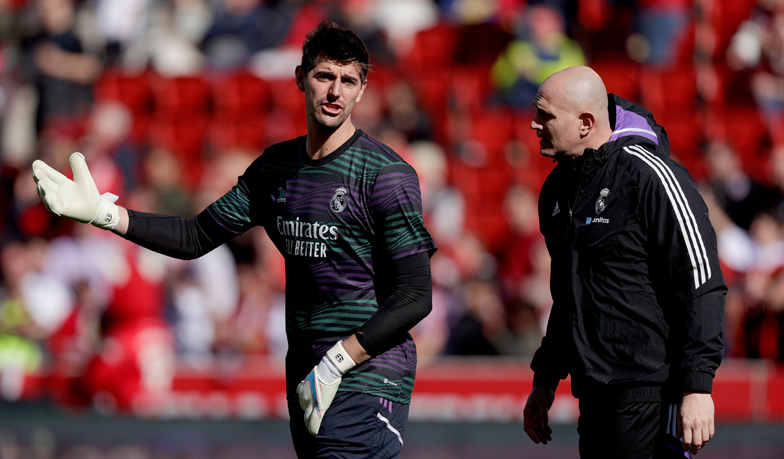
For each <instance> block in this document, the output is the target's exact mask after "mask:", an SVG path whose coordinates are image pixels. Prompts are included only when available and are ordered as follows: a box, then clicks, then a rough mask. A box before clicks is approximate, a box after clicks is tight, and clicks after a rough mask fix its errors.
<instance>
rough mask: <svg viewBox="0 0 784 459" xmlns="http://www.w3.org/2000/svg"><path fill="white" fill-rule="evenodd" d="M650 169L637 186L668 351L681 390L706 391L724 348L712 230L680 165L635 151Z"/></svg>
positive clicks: (721, 282)
mask: <svg viewBox="0 0 784 459" xmlns="http://www.w3.org/2000/svg"><path fill="white" fill-rule="evenodd" d="M639 153H640V155H641V156H640V157H641V158H643V159H645V160H646V161H647V162H648V163H649V165H650V166H651V167H650V171H651V173H650V174H649V175H648V176H646V177H645V178H644V179H643V181H642V183H641V188H640V191H641V192H640V199H641V200H642V203H641V205H642V206H643V208H644V209H645V215H646V218H647V219H648V221H647V226H648V234H649V236H648V240H649V244H650V245H651V247H650V248H649V253H651V254H652V255H651V256H652V257H653V262H652V264H651V269H652V273H651V277H652V279H654V282H656V283H657V284H658V286H659V287H658V290H659V291H660V292H662V295H661V298H660V299H659V303H660V305H661V307H662V310H663V313H664V315H665V317H666V318H668V320H667V322H668V323H669V324H670V326H671V330H670V333H671V336H670V341H671V344H672V349H671V352H675V353H679V354H680V355H678V356H677V357H678V361H680V362H681V367H680V368H679V369H675V370H676V371H677V372H678V375H679V376H680V378H681V383H682V385H683V389H684V391H695V392H711V389H712V381H713V376H714V375H715V371H716V369H717V368H718V366H719V364H720V363H721V358H722V355H723V352H724V342H723V339H722V333H723V330H724V301H725V296H726V292H727V287H726V284H725V283H724V278H723V276H722V274H721V269H720V266H719V259H718V250H717V243H716V233H715V231H714V230H713V226H712V225H711V222H710V220H709V219H708V209H707V206H706V205H705V202H704V201H703V199H702V197H701V196H700V194H699V192H698V190H697V187H696V186H695V184H694V181H693V180H692V178H691V176H690V175H689V174H688V172H687V171H686V169H685V168H683V167H682V166H680V165H679V164H676V163H673V162H669V161H664V160H663V159H661V158H659V157H656V156H655V155H653V154H650V153H649V152H646V151H644V150H643V149H639Z"/></svg>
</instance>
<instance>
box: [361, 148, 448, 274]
mask: <svg viewBox="0 0 784 459" xmlns="http://www.w3.org/2000/svg"><path fill="white" fill-rule="evenodd" d="M370 207H371V211H372V213H373V219H374V221H375V222H376V225H377V230H376V231H377V234H379V235H380V236H381V240H382V241H383V243H384V245H385V246H386V248H387V252H388V253H389V255H390V258H391V259H392V260H396V259H399V258H403V257H406V256H409V255H414V254H417V253H421V252H428V253H430V255H432V254H433V253H434V252H435V251H436V249H437V247H436V244H435V242H434V241H433V238H432V237H430V233H429V232H428V231H427V229H426V228H425V223H424V220H423V218H422V195H421V193H420V190H419V178H418V177H417V175H416V172H415V171H414V169H413V168H412V167H411V166H410V165H408V164H406V163H403V162H399V163H393V164H390V165H388V166H386V167H384V168H382V169H381V170H380V171H379V172H378V175H377V176H376V180H375V183H374V185H373V191H372V196H371V201H370Z"/></svg>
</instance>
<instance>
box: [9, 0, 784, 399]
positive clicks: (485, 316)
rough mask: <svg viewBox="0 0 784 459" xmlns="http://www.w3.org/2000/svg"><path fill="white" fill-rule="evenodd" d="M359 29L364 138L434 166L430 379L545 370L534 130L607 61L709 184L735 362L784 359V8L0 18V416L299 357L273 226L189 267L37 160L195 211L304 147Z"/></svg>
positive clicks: (125, 4) (106, 4) (424, 8)
mask: <svg viewBox="0 0 784 459" xmlns="http://www.w3.org/2000/svg"><path fill="white" fill-rule="evenodd" d="M323 19H334V20H336V21H338V22H339V23H341V24H343V25H346V26H348V27H349V28H351V29H353V30H355V31H356V32H357V33H358V34H359V35H360V36H361V37H362V38H363V40H364V41H365V42H366V44H367V45H368V47H369V49H370V50H371V53H372V55H371V62H372V64H373V69H372V71H371V73H370V76H369V84H368V88H367V90H366V92H365V94H364V96H363V99H362V101H361V103H359V104H358V105H357V106H356V107H355V116H354V117H353V119H354V120H355V123H356V124H357V125H358V126H359V127H360V128H362V129H364V130H365V131H367V132H369V133H370V134H371V135H373V136H375V137H376V138H378V139H379V140H380V141H382V142H384V143H386V144H387V145H389V146H391V147H392V148H393V149H394V150H396V151H397V152H398V153H400V154H401V155H402V156H403V157H404V158H405V159H406V160H407V161H409V162H410V163H411V164H412V165H413V166H414V167H415V169H416V170H417V172H418V174H419V177H420V180H421V187H422V195H423V200H424V202H423V204H424V213H425V220H426V225H427V227H428V229H429V230H430V231H431V233H432V235H433V237H434V238H435V240H436V243H437V244H438V246H439V251H438V252H437V254H436V255H435V256H434V257H433V260H432V270H433V282H434V290H433V303H434V304H433V312H432V313H431V314H430V315H429V316H428V317H427V318H426V319H425V320H424V321H423V322H422V323H420V324H419V325H417V326H416V328H415V329H414V330H413V331H412V333H413V334H414V337H415V340H416V343H417V347H418V350H419V355H420V364H421V365H422V364H426V363H427V362H428V361H429V360H430V359H433V358H436V357H439V356H445V355H457V356H467V355H472V356H491V355H492V356H509V357H516V358H523V359H525V358H530V357H531V356H532V355H533V352H534V351H535V350H536V349H537V347H538V346H539V343H540V340H541V337H542V335H543V333H544V325H545V324H546V322H547V317H548V314H549V309H550V306H551V303H552V299H551V297H550V292H549V275H550V273H549V257H548V254H547V250H546V248H545V246H544V243H543V239H542V238H541V235H540V234H539V227H538V216H537V197H538V192H539V187H540V186H541V183H542V181H543V180H544V177H545V176H546V174H547V173H548V172H549V170H550V169H551V168H552V167H553V165H552V163H551V162H549V161H547V160H545V159H544V158H541V157H539V154H538V143H537V140H538V139H536V136H535V134H534V132H533V131H531V130H530V127H529V125H530V121H531V117H532V111H531V100H532V97H533V95H534V93H535V91H536V88H537V87H538V85H539V84H540V83H541V82H542V81H543V80H544V78H546V77H547V76H548V75H550V74H551V73H553V72H554V71H557V70H560V69H562V68H565V67H568V66H572V65H584V64H587V65H591V66H592V67H594V68H595V69H596V70H597V71H598V72H599V73H600V74H601V75H602V77H603V78H604V79H605V82H606V83H607V86H608V90H610V91H611V92H616V93H618V94H619V95H621V96H623V97H625V98H627V99H630V100H633V101H635V102H639V103H641V104H642V105H644V106H645V107H647V108H649V109H650V110H651V111H653V113H654V115H655V116H656V118H657V120H658V121H659V122H660V123H661V124H663V125H664V126H665V128H666V129H667V130H668V133H669V135H670V139H671V142H672V149H673V155H674V156H676V157H677V159H678V160H679V161H681V162H682V163H683V164H685V165H686V166H687V167H689V170H690V172H691V173H692V175H693V176H694V177H695V179H696V181H697V182H698V183H699V184H700V186H701V187H702V190H703V192H704V197H705V199H706V202H707V203H708V204H709V207H710V212H711V219H712V221H713V223H714V226H715V228H716V231H717V233H718V235H719V252H720V257H721V261H722V263H723V271H724V275H725V277H726V279H727V281H728V284H729V285H730V293H729V296H728V301H727V311H726V312H727V314H726V318H727V320H726V342H727V344H728V346H727V355H728V356H729V357H738V358H751V359H770V360H784V269H782V267H784V230H783V228H784V226H783V225H784V205H782V195H784V138H783V137H782V132H784V129H782V127H784V2H782V1H781V0H759V1H753V0H745V1H741V0H734V1H728V0H695V1H688V0H638V1H633V0H626V1H620V0H618V1H610V0H586V1H580V2H568V1H525V0H441V1H433V0H277V1H275V0H268V1H264V0H81V1H76V0H1V1H0V123H1V124H0V213H1V214H2V216H1V217H0V275H1V277H0V281H1V282H2V284H1V285H0V399H5V400H17V399H19V398H21V397H23V395H24V391H25V387H24V381H25V376H26V375H29V374H31V373H36V372H39V373H40V372H43V373H46V374H47V375H48V379H47V381H48V387H49V389H48V390H49V393H50V394H51V397H52V398H53V399H55V400H57V401H59V402H62V403H64V404H66V405H69V406H77V407H78V406H87V405H89V404H93V405H96V406H100V407H104V408H105V409H107V410H114V409H128V408H129V407H131V406H132V404H133V400H134V396H135V394H137V393H139V391H147V392H155V391H165V390H166V389H167V388H168V387H169V385H170V384H171V380H172V376H173V374H174V372H175V370H176V368H177V365H190V366H194V367H199V366H200V365H205V364H209V362H212V361H213V360H214V359H216V358H226V359H242V358H243V357H245V356H256V355H265V356H269V357H271V358H277V359H280V358H282V356H283V355H284V354H285V351H286V338H285V326H284V301H283V292H284V285H285V279H284V270H283V261H282V258H281V257H280V255H279V254H278V253H277V251H276V250H275V248H274V246H272V245H271V243H270V242H269V240H268V238H266V236H265V234H264V231H263V230H262V229H261V228H257V229H255V230H253V231H251V232H249V233H247V234H245V235H243V236H241V237H239V238H237V239H235V240H234V241H232V242H231V243H229V244H226V245H225V246H222V247H220V248H218V249H216V250H215V251H214V252H212V253H210V254H209V255H207V256H205V257H203V258H201V259H198V260H194V261H188V262H185V261H178V260H173V259H169V258H166V257H163V256H160V255H157V254H154V253H151V252H149V251H147V250H144V249H140V248H138V247H136V246H134V245H132V244H130V243H128V242H126V241H125V240H123V239H122V238H119V237H117V236H115V235H112V234H110V233H107V232H103V231H101V230H99V229H96V228H93V227H91V226H89V225H80V224H76V223H73V222H71V221H69V220H66V219H62V218H57V217H55V216H53V215H51V214H49V213H48V212H47V211H46V209H45V208H44V207H43V205H42V204H41V202H40V199H39V198H38V195H37V193H36V187H35V183H34V182H33V180H32V178H31V172H30V171H31V169H30V165H31V163H32V162H33V160H35V159H43V160H44V161H46V162H47V163H48V164H50V165H52V166H53V167H55V168H56V169H58V170H60V171H62V172H63V173H64V174H66V175H69V174H70V168H69V166H68V161H67V159H68V157H69V155H70V154H71V153H72V152H74V151H81V152H82V153H83V154H84V155H85V156H86V158H87V161H88V164H89V165H90V168H91V171H92V173H93V176H94V178H95V181H96V184H97V186H98V189H99V190H100V191H101V192H112V193H114V194H116V195H118V196H120V201H119V202H118V203H119V204H121V205H123V206H126V207H128V208H132V209H135V210H140V211H149V212H160V213H167V214H176V215H181V216H185V217H190V216H193V215H195V214H196V213H198V212H200V211H201V210H202V209H203V208H204V207H205V206H206V205H208V204H209V203H211V202H212V201H213V200H215V199H217V198H218V197H220V196H221V195H222V194H223V193H225V192H226V191H228V190H229V189H230V188H231V186H232V185H234V183H236V178H237V177H238V176H239V175H241V174H242V173H243V171H244V169H245V168H246V167H247V166H248V165H249V164H250V162H251V161H252V160H253V159H254V158H255V157H256V156H258V155H259V154H261V152H262V151H263V149H264V148H265V147H266V146H269V145H271V144H273V143H276V142H279V141H282V140H285V139H289V138H293V137H295V136H299V135H303V134H304V133H305V125H304V122H305V117H304V103H303V99H302V95H301V94H300V93H299V92H298V90H297V89H296V86H295V84H294V81H293V77H294V68H295V66H296V65H297V64H298V63H299V60H300V56H301V48H300V46H301V43H302V40H303V37H304V35H305V33H306V32H307V31H309V30H310V29H311V28H312V27H314V26H315V25H316V24H317V23H318V22H319V21H321V20H323Z"/></svg>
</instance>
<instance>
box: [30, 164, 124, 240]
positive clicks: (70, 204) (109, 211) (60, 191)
mask: <svg viewBox="0 0 784 459" xmlns="http://www.w3.org/2000/svg"><path fill="white" fill-rule="evenodd" d="M68 161H69V162H70V163H71V170H72V171H73V176H74V179H73V180H70V179H68V178H67V177H66V176H64V175H63V174H61V173H59V172H57V171H56V170H54V169H52V168H51V167H50V166H49V165H47V164H46V163H45V162H43V161H41V160H36V161H35V162H33V179H34V180H35V183H36V184H38V196H40V197H41V200H43V202H44V205H45V206H46V208H47V209H48V210H49V211H50V212H52V213H54V214H56V215H60V216H63V217H68V218H70V219H72V220H76V221H77V222H80V223H92V224H93V225H95V226H97V227H98V228H101V229H106V230H112V229H114V228H115V227H116V226H117V223H118V222H119V221H120V213H119V208H118V207H117V206H116V205H115V204H114V202H115V201H116V200H117V196H115V195H113V194H111V193H104V194H103V195H100V194H99V192H98V187H96V186H95V181H93V177H92V175H90V169H88V168H87V162H86V161H85V159H84V156H83V155H82V154H81V153H74V154H72V155H71V157H70V158H69V160H68Z"/></svg>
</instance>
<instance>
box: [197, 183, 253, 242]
mask: <svg viewBox="0 0 784 459" xmlns="http://www.w3.org/2000/svg"><path fill="white" fill-rule="evenodd" d="M207 212H208V213H209V214H210V216H211V217H212V218H213V219H214V220H215V222H216V223H217V224H218V225H220V226H221V227H222V228H223V229H225V230H226V231H228V232H229V233H231V234H232V235H234V236H238V235H240V234H242V233H244V232H245V231H248V230H249V229H250V228H252V227H253V226H254V224H253V222H252V218H251V194H250V190H249V189H248V186H247V185H246V182H245V178H244V176H243V177H240V178H239V180H238V181H237V184H236V185H234V187H232V189H231V190H229V191H228V192H227V193H226V194H224V195H223V196H221V197H220V198H219V199H218V200H217V201H215V202H213V203H212V204H210V205H209V206H208V207H207Z"/></svg>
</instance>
